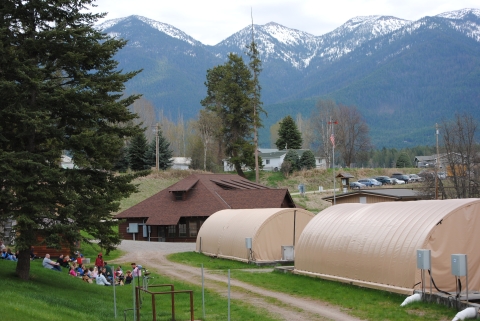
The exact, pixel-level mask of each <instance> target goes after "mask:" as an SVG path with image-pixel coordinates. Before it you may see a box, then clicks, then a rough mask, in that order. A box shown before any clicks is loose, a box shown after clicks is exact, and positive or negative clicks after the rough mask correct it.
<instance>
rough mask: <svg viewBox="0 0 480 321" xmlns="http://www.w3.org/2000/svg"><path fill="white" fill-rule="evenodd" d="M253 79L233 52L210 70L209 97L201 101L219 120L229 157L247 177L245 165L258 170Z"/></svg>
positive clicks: (208, 76)
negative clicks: (253, 134)
mask: <svg viewBox="0 0 480 321" xmlns="http://www.w3.org/2000/svg"><path fill="white" fill-rule="evenodd" d="M251 78H252V75H251V72H250V70H249V69H248V67H247V66H246V65H245V63H244V62H243V59H242V57H240V56H238V55H236V54H233V53H230V54H229V55H228V61H227V62H226V63H225V64H223V65H220V66H216V67H214V68H213V69H209V70H208V71H207V81H206V82H205V85H206V86H207V97H206V98H205V99H203V100H202V101H201V104H202V105H203V106H205V107H206V108H207V109H209V110H212V111H215V112H216V113H217V115H218V116H219V117H220V119H221V121H222V128H221V130H222V137H223V142H224V144H225V153H226V154H227V155H226V156H227V157H228V158H229V162H230V163H231V164H233V165H234V166H235V170H236V172H237V173H238V175H240V176H245V175H244V173H243V170H242V165H246V166H247V167H250V168H254V167H255V157H254V154H255V151H254V149H255V148H254V145H253V144H252V142H251V140H252V139H251V136H252V133H253V124H254V119H255V116H254V108H253V104H252V102H251V99H250V94H251V93H252V87H253V82H252V80H251Z"/></svg>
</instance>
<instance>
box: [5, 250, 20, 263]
mask: <svg viewBox="0 0 480 321" xmlns="http://www.w3.org/2000/svg"><path fill="white" fill-rule="evenodd" d="M5 260H10V261H15V262H16V261H18V259H17V257H16V256H15V254H13V253H12V249H10V248H8V249H7V254H6V256H5Z"/></svg>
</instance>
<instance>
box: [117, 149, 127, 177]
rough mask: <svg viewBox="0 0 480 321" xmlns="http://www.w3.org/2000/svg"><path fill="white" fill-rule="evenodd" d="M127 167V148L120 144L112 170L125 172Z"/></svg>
mask: <svg viewBox="0 0 480 321" xmlns="http://www.w3.org/2000/svg"><path fill="white" fill-rule="evenodd" d="M128 168H129V166H128V148H127V147H126V146H122V148H121V149H120V155H119V156H118V159H117V162H116V163H115V165H114V166H113V170H114V171H118V172H120V173H125V172H126V171H127V170H128Z"/></svg>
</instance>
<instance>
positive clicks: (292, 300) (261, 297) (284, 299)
mask: <svg viewBox="0 0 480 321" xmlns="http://www.w3.org/2000/svg"><path fill="white" fill-rule="evenodd" d="M119 249H120V250H122V251H125V252H126V253H127V254H126V255H125V256H123V257H121V258H119V259H117V260H116V261H117V262H136V263H138V264H141V265H143V266H145V267H147V268H148V269H149V270H151V271H155V272H156V273H158V274H162V275H165V276H168V277H171V278H174V279H177V280H181V281H185V282H189V283H192V284H195V285H198V286H201V270H200V269H198V268H194V267H190V266H186V265H182V264H178V263H174V262H170V261H168V260H167V259H166V258H165V255H168V254H170V253H177V252H187V251H194V250H195V244H194V243H164V242H139V241H122V243H121V245H120V246H119ZM204 278H205V287H206V288H208V289H210V290H213V291H215V292H217V293H219V294H220V295H223V296H225V297H226V296H227V281H228V280H227V277H226V276H224V275H219V274H214V273H211V272H209V271H204ZM230 285H231V289H230V296H231V298H232V299H235V300H241V301H244V302H247V303H248V304H251V305H253V306H256V307H260V308H263V309H265V310H267V311H269V312H270V313H271V314H272V315H274V316H275V318H276V319H277V320H289V321H317V320H318V321H325V320H342V321H343V320H344V321H357V320H360V319H357V318H354V317H352V316H349V315H348V314H346V313H344V312H342V311H341V310H340V309H339V308H338V307H334V306H330V305H328V304H326V303H324V302H321V301H315V300H309V299H304V298H298V297H295V296H291V295H288V294H284V293H279V292H274V291H269V290H265V289H262V288H259V287H255V286H252V285H249V284H247V283H244V282H240V281H237V280H234V279H231V280H230ZM271 298H273V299H275V300H277V301H278V302H280V304H275V303H272V301H273V300H271Z"/></svg>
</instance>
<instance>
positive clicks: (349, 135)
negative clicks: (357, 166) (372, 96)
mask: <svg viewBox="0 0 480 321" xmlns="http://www.w3.org/2000/svg"><path fill="white" fill-rule="evenodd" d="M316 107H317V108H316V110H315V112H314V114H313V115H312V117H311V128H312V131H313V132H314V133H315V136H316V137H317V140H318V151H319V153H320V155H322V156H323V157H324V158H325V159H326V161H327V167H330V162H331V159H332V143H331V140H330V136H331V135H332V133H334V134H335V148H336V151H338V152H339V155H340V157H341V159H342V160H343V162H344V163H345V165H346V166H351V164H353V163H355V162H356V161H358V160H361V159H362V158H363V157H366V156H367V153H368V151H369V150H370V149H371V144H370V137H369V135H368V132H369V129H368V126H367V123H366V122H365V120H364V119H363V117H362V115H361V114H360V112H359V111H358V109H357V107H355V106H345V105H337V104H336V103H335V102H333V101H331V100H319V101H318V102H317V106H316ZM330 122H336V124H335V125H331V124H330V125H329V123H330ZM332 126H335V128H332Z"/></svg>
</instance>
